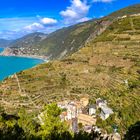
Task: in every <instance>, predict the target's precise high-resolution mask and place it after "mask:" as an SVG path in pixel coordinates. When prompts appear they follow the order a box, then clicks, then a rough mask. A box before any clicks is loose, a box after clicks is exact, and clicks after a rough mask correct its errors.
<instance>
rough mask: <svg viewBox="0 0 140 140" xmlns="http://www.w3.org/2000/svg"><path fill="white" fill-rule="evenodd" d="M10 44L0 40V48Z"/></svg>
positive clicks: (8, 41) (9, 41)
mask: <svg viewBox="0 0 140 140" xmlns="http://www.w3.org/2000/svg"><path fill="white" fill-rule="evenodd" d="M11 42H12V41H11V40H6V39H0V48H5V47H8V45H9V44H10V43H11Z"/></svg>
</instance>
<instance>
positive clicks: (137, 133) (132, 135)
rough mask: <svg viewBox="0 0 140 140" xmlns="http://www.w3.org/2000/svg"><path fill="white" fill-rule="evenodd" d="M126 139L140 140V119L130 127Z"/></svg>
mask: <svg viewBox="0 0 140 140" xmlns="http://www.w3.org/2000/svg"><path fill="white" fill-rule="evenodd" d="M124 140H140V121H138V122H136V123H135V124H134V125H131V126H130V127H129V128H128V130H127V132H126V134H125V136H124Z"/></svg>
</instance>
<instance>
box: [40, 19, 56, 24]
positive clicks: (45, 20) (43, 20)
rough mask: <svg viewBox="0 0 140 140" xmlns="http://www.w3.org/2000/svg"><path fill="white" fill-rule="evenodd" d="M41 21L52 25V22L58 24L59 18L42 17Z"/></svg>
mask: <svg viewBox="0 0 140 140" xmlns="http://www.w3.org/2000/svg"><path fill="white" fill-rule="evenodd" d="M40 22H41V23H42V24H45V25H52V24H56V23H57V20H56V19H53V18H42V19H40Z"/></svg>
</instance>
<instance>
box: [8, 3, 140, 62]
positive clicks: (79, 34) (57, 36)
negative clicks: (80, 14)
mask: <svg viewBox="0 0 140 140" xmlns="http://www.w3.org/2000/svg"><path fill="white" fill-rule="evenodd" d="M138 13H140V4H137V5H133V6H129V7H127V8H124V9H121V10H119V11H116V12H114V13H112V14H110V15H108V16H106V17H103V18H101V19H96V20H90V21H87V22H83V23H80V24H76V25H73V26H70V27H67V28H62V29H60V30H57V31H55V32H53V33H51V34H49V35H48V36H47V37H46V35H45V34H43V33H33V34H29V35H26V36H24V37H22V38H20V39H18V40H16V41H14V42H13V43H12V44H10V47H11V48H12V52H13V53H14V54H16V55H22V54H27V55H41V56H47V57H49V59H51V60H52V59H62V58H64V57H66V56H69V55H71V54H73V53H74V52H76V51H78V50H79V49H80V48H81V47H84V46H85V44H86V43H87V42H88V41H89V40H90V38H92V39H93V38H95V37H96V36H99V35H100V34H101V33H102V32H103V31H104V30H105V29H106V28H107V27H108V26H109V25H110V24H111V23H112V22H113V21H114V20H117V18H119V17H123V16H126V15H128V16H129V15H133V14H138Z"/></svg>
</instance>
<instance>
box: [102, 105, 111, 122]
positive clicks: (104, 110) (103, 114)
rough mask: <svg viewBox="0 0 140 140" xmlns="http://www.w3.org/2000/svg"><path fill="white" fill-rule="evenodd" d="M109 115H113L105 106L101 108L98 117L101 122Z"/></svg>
mask: <svg viewBox="0 0 140 140" xmlns="http://www.w3.org/2000/svg"><path fill="white" fill-rule="evenodd" d="M111 114H113V111H112V109H111V108H109V107H107V106H103V107H101V113H100V117H101V119H102V120H106V119H107V118H108V117H109V116H110V115H111Z"/></svg>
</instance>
